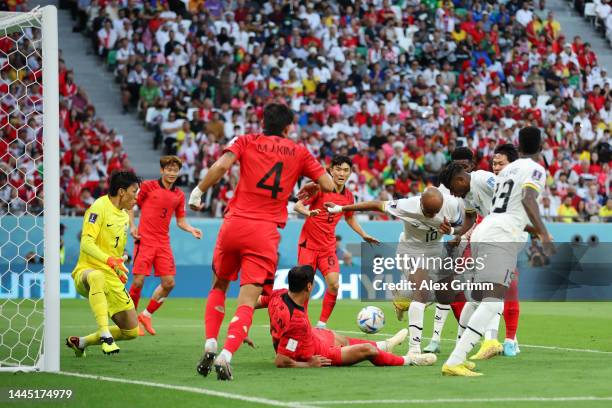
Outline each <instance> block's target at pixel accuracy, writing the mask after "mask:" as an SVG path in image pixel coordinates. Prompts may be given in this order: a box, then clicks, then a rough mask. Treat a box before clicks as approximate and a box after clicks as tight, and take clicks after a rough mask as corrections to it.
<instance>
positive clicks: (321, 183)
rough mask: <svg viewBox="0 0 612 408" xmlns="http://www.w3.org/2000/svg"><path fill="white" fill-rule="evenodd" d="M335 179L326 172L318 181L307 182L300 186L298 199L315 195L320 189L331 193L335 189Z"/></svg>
mask: <svg viewBox="0 0 612 408" xmlns="http://www.w3.org/2000/svg"><path fill="white" fill-rule="evenodd" d="M334 188H335V186H334V181H333V180H332V178H331V176H330V175H329V174H328V173H327V172H325V173H324V174H323V175H322V176H321V177H319V179H318V180H317V182H316V183H313V182H312V181H311V182H309V183H306V184H304V185H303V186H302V188H300V191H298V193H297V198H298V200H308V199H309V198H310V197H312V196H314V195H315V194H316V193H318V192H319V191H323V192H325V193H329V192H331V191H334Z"/></svg>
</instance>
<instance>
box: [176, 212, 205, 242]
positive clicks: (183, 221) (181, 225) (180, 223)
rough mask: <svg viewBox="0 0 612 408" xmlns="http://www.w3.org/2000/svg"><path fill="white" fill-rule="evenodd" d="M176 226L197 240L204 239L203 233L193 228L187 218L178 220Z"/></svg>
mask: <svg viewBox="0 0 612 408" xmlns="http://www.w3.org/2000/svg"><path fill="white" fill-rule="evenodd" d="M176 225H178V227H179V228H180V229H182V230H183V231H187V232H188V233H190V234H191V235H193V236H194V237H195V238H197V239H200V238H202V231H201V230H199V229H198V228H195V227H192V226H191V225H190V224H189V223H188V222H187V218H185V217H181V218H178V219H177V220H176Z"/></svg>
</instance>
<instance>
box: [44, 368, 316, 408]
mask: <svg viewBox="0 0 612 408" xmlns="http://www.w3.org/2000/svg"><path fill="white" fill-rule="evenodd" d="M56 374H59V375H66V376H71V377H78V378H88V379H92V380H97V381H108V382H117V383H122V384H134V385H142V386H145V387H153V388H162V389H167V390H174V391H183V392H191V393H194V394H204V395H210V396H213V397H219V398H227V399H233V400H239V401H245V402H252V403H257V404H262V405H269V406H274V407H289V408H314V407H313V406H312V405H308V403H306V402H286V401H278V400H273V399H268V398H259V397H249V396H246V395H239V394H234V393H231V394H230V393H228V392H222V391H214V390H209V389H206V388H199V387H186V386H183V385H172V384H164V383H156V382H149V381H139V380H129V379H126V378H116V377H104V376H100V375H92V374H81V373H73V372H68V371H60V372H58V373H56Z"/></svg>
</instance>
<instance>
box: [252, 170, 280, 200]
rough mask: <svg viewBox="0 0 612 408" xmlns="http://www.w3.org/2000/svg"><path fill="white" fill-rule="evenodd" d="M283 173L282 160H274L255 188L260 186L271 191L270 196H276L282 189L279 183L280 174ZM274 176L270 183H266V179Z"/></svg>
mask: <svg viewBox="0 0 612 408" xmlns="http://www.w3.org/2000/svg"><path fill="white" fill-rule="evenodd" d="M282 173H283V162H276V164H274V166H272V168H271V169H270V170H268V172H267V173H266V174H264V176H263V177H262V178H261V180H259V181H258V182H257V188H261V189H263V190H270V191H271V192H272V198H276V197H277V196H278V193H282V191H283V189H282V187H281V186H280V183H281V175H282ZM272 176H274V180H273V181H272V185H270V184H266V182H268V179H270V178H272Z"/></svg>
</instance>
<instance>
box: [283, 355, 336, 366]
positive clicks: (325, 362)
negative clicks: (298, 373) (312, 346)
mask: <svg viewBox="0 0 612 408" xmlns="http://www.w3.org/2000/svg"><path fill="white" fill-rule="evenodd" d="M274 365H276V367H277V368H314V367H327V366H330V365H331V360H330V359H329V358H327V357H322V356H312V357H310V360H308V361H307V362H301V361H295V360H294V359H292V358H291V357H287V356H285V355H283V354H276V358H275V359H274Z"/></svg>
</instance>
